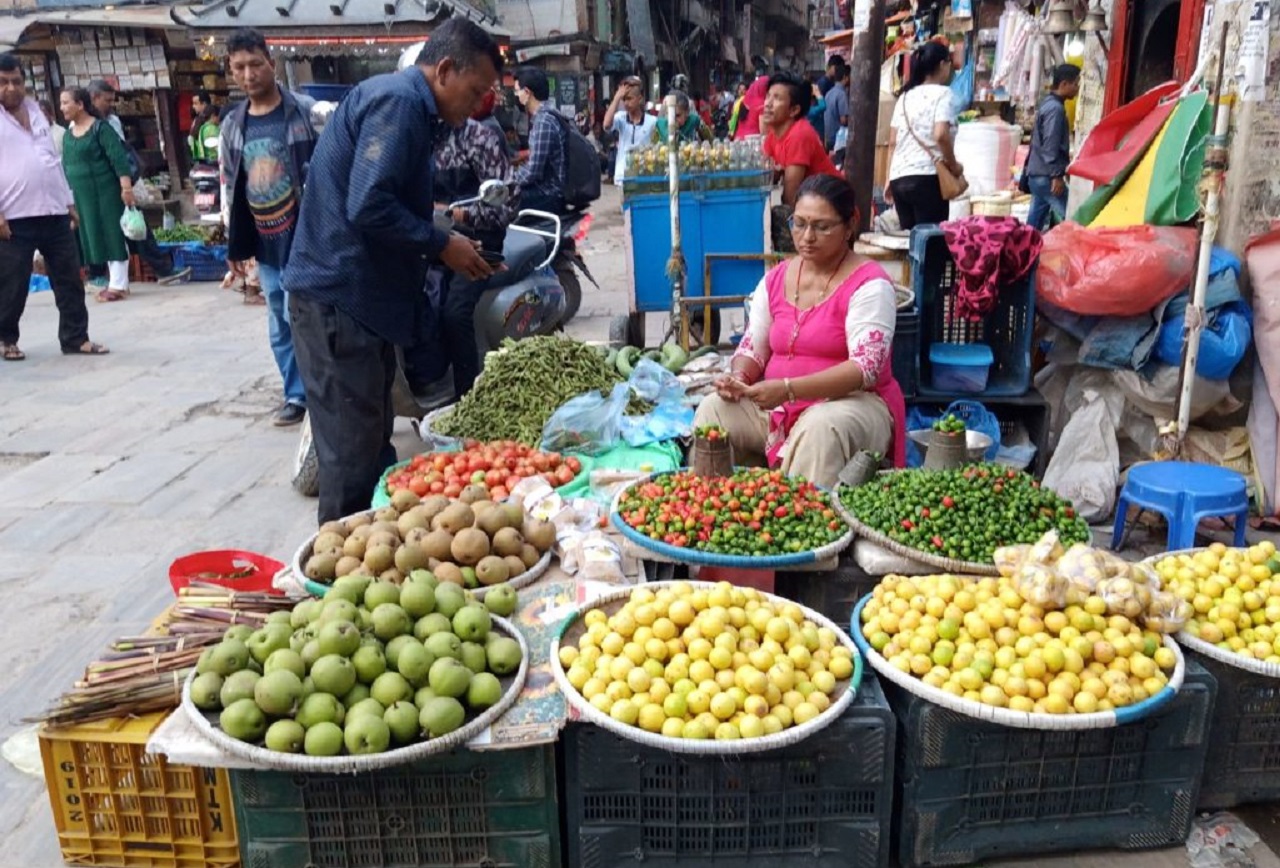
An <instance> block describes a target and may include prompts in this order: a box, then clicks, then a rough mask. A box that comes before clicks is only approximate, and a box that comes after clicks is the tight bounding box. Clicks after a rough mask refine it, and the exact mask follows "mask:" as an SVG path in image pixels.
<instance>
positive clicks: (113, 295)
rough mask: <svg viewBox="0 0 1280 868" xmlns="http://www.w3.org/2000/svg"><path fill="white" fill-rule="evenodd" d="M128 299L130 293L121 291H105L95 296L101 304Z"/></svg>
mask: <svg viewBox="0 0 1280 868" xmlns="http://www.w3.org/2000/svg"><path fill="white" fill-rule="evenodd" d="M128 297H129V293H128V292H127V291H121V290H118V289H104V290H102V291H100V292H99V293H98V294H97V296H95V298H97V299H98V301H101V302H108V301H124V300H125V299H126V298H128Z"/></svg>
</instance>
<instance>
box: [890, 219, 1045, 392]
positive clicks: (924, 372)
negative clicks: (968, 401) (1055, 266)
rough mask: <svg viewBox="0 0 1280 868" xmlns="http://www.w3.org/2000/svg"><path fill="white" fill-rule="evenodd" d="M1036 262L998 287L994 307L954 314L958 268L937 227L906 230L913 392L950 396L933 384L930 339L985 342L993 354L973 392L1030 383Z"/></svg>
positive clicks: (1014, 389) (1025, 387) (1020, 388)
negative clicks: (914, 332) (914, 327)
mask: <svg viewBox="0 0 1280 868" xmlns="http://www.w3.org/2000/svg"><path fill="white" fill-rule="evenodd" d="M1035 273H1036V267H1035V266H1032V268H1031V271H1030V272H1028V274H1027V276H1026V277H1024V278H1023V279H1022V280H1019V281H1017V282H1015V283H1011V284H1009V285H1007V286H1002V287H1000V292H999V296H998V298H997V301H996V307H995V310H993V311H992V312H991V313H989V314H987V316H986V317H985V318H984V319H982V320H981V321H980V322H970V321H968V320H966V319H961V318H959V317H956V316H954V312H955V306H956V294H957V291H958V288H959V287H958V277H959V273H958V272H957V271H956V267H955V262H954V261H953V260H952V258H951V250H950V249H949V248H948V247H947V239H946V237H945V236H944V235H943V234H942V230H941V229H939V228H938V227H937V226H917V227H916V228H915V229H913V230H911V274H912V283H911V288H912V289H914V290H915V293H916V307H917V309H918V310H919V311H920V381H919V387H918V394H919V395H921V396H926V397H955V393H952V392H942V391H938V390H937V389H935V388H934V387H933V378H934V375H933V364H932V362H931V361H930V358H929V348H930V347H931V346H932V345H933V344H935V343H949V344H985V345H987V346H988V347H990V348H991V353H992V355H993V356H994V357H995V360H994V362H993V363H992V365H991V373H990V375H989V376H988V377H987V385H986V388H985V389H983V390H982V391H981V392H975V393H973V395H974V397H977V398H981V397H984V396H985V397H1010V396H1016V395H1024V394H1026V392H1027V390H1028V389H1029V388H1031V335H1032V332H1033V331H1034V325H1035V322H1034V321H1035Z"/></svg>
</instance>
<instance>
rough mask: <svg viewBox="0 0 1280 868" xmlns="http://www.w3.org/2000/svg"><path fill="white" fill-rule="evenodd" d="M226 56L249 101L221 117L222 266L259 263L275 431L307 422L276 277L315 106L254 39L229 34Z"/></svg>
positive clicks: (246, 33) (250, 33) (311, 140)
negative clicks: (276, 403)
mask: <svg viewBox="0 0 1280 868" xmlns="http://www.w3.org/2000/svg"><path fill="white" fill-rule="evenodd" d="M227 55H228V65H229V67H230V69H231V76H232V78H233V79H234V80H235V82H236V85H237V86H239V87H240V89H241V90H243V91H244V92H245V94H246V95H247V96H248V97H249V98H248V99H247V100H245V101H244V102H242V103H240V104H239V105H237V106H235V107H234V108H232V109H231V110H230V111H228V112H227V116H226V119H225V120H224V121H223V122H222V134H221V144H220V145H219V148H218V154H219V158H220V160H221V168H222V184H223V199H222V201H223V202H224V203H225V204H224V209H225V210H224V217H225V220H226V223H227V245H228V250H227V258H228V259H229V260H230V262H231V267H232V270H233V271H234V272H236V273H237V274H238V275H241V276H243V274H244V268H245V263H246V262H248V261H249V260H250V259H256V260H257V262H258V279H259V280H260V281H261V283H262V293H263V295H264V296H265V297H266V299H267V309H268V311H269V328H268V332H269V334H270V339H271V352H272V353H273V354H274V355H275V359H276V366H277V367H278V368H279V369H280V377H281V379H282V380H283V381H284V403H283V404H282V405H281V406H280V409H278V410H277V411H276V414H275V417H274V420H273V421H274V422H275V424H276V425H277V426H287V425H296V424H298V423H299V422H301V421H302V419H303V417H304V416H305V415H306V406H307V396H306V390H305V389H304V388H303V385H302V376H301V375H300V374H299V373H298V363H297V360H296V359H295V357H294V352H293V334H292V331H291V329H290V326H289V313H288V304H287V303H286V301H285V293H284V288H283V286H282V285H281V281H280V275H281V272H283V271H284V267H285V265H286V264H288V261H289V248H290V246H291V245H292V244H293V230H294V227H295V226H296V225H297V222H298V205H299V203H300V202H301V201H302V187H303V184H304V183H305V182H306V174H307V167H308V166H309V164H310V163H311V154H312V151H314V150H315V144H316V138H317V136H318V134H319V133H318V131H317V130H316V128H315V125H314V123H313V121H312V109H313V108H314V106H315V101H314V100H312V99H311V98H309V97H306V96H303V95H302V94H294V93H290V92H289V91H287V90H285V89H284V88H282V87H280V85H279V84H277V83H276V78H275V61H274V60H273V59H272V57H271V53H270V52H269V51H268V50H267V42H266V40H265V39H264V38H263V36H262V34H260V33H258V32H257V31H254V30H240V31H237V32H236V33H235V34H233V35H232V36H231V38H230V39H228V40H227Z"/></svg>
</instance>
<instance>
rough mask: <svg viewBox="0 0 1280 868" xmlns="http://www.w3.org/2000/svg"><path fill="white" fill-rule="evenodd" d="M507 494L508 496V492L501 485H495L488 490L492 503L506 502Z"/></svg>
mask: <svg viewBox="0 0 1280 868" xmlns="http://www.w3.org/2000/svg"><path fill="white" fill-rule="evenodd" d="M508 494H510V492H509V491H507V489H506V488H504V487H502V486H501V485H495V486H494V487H493V488H490V489H489V499H490V500H492V501H494V502H497V501H499V500H506V499H507V495H508Z"/></svg>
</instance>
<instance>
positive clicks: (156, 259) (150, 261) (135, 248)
mask: <svg viewBox="0 0 1280 868" xmlns="http://www.w3.org/2000/svg"><path fill="white" fill-rule="evenodd" d="M125 244H127V245H128V246H129V252H130V253H136V254H137V255H138V257H139V258H141V259H142V261H143V262H145V263H146V264H147V267H148V268H150V269H151V270H152V271H153V272H155V275H156V277H168V276H169V275H170V274H173V270H174V269H173V254H172V253H169V252H168V251H166V250H164V249H163V248H161V247H160V245H159V244H158V243H157V242H156V236H155V235H154V234H153V233H152V231H151V227H150V226H148V227H147V237H146V238H144V239H143V240H141V241H130V240H128V239H127V238H126V239H125ZM89 276H90V277H106V276H107V266H106V264H105V263H98V264H96V265H90V266H89Z"/></svg>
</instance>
